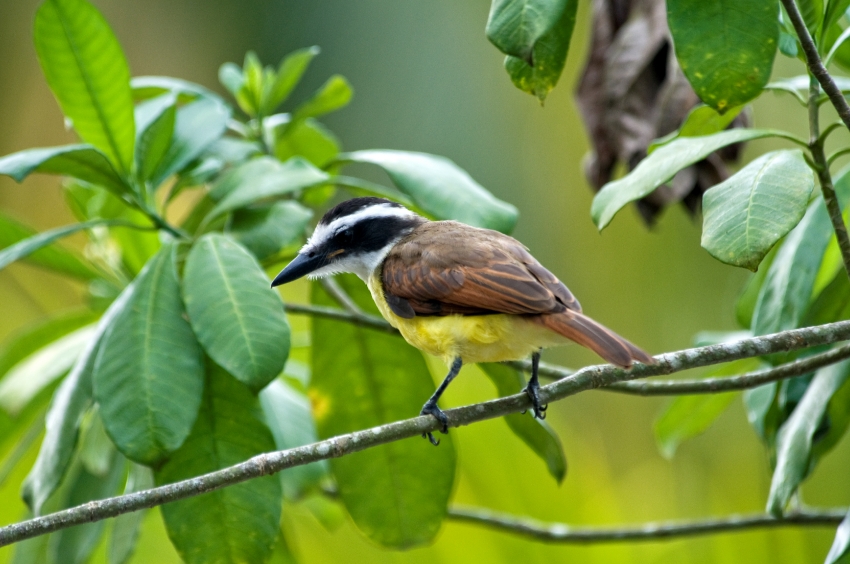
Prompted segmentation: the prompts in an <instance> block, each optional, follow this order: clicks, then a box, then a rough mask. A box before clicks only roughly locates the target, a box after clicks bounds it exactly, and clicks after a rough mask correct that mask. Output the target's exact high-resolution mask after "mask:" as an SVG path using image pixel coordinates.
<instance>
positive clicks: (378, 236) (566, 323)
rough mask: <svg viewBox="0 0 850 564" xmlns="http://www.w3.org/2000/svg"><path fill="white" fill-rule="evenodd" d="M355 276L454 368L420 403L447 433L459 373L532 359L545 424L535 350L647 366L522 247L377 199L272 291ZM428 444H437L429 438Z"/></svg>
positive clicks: (395, 320) (329, 231)
mask: <svg viewBox="0 0 850 564" xmlns="http://www.w3.org/2000/svg"><path fill="white" fill-rule="evenodd" d="M341 272H353V273H354V274H356V275H357V276H358V277H360V279H361V280H363V281H364V282H365V283H366V284H367V285H368V287H369V292H370V293H371V294H372V299H373V300H375V304H376V305H377V306H378V309H379V310H380V312H381V315H383V316H384V319H386V320H387V321H388V322H389V323H390V325H392V326H393V327H395V328H397V329H398V330H399V332H400V333H401V335H402V336H403V337H404V339H405V340H406V341H407V342H408V343H410V344H411V345H413V346H414V347H416V348H418V349H420V350H423V351H425V352H427V353H428V354H431V355H434V356H437V357H441V358H442V359H443V360H444V361H445V362H446V364H448V365H449V366H450V367H451V368H450V369H449V373H448V375H447V376H446V377H445V379H444V380H443V382H442V383H441V384H440V386H439V387H438V388H437V390H436V391H435V392H434V394H433V395H432V396H431V397H430V398H429V399H428V401H427V402H425V405H424V406H423V407H422V411H421V412H420V415H432V416H434V417H436V418H437V420H439V421H440V423H441V424H442V429H441V431H442V432H443V433H445V432H447V431H448V418H447V417H446V415H445V414H444V413H443V411H442V410H441V409H440V408H439V407H437V400H439V399H440V396H441V395H442V393H443V392H444V391H445V389H446V387H447V386H448V385H449V383H450V382H451V381H452V379H454V377H455V376H457V374H458V372H459V371H460V368H461V366H462V365H463V364H464V363H475V362H502V361H506V360H519V359H522V358H527V357H528V356H529V355H530V356H531V365H532V371H531V378H530V379H529V382H528V385H527V386H526V387H525V392H526V393H527V394H528V397H529V398H530V399H531V403H532V406H533V408H534V415H535V417H538V418H541V419H542V418H543V417H544V416H545V411H546V406H545V405H541V404H540V398H539V394H538V390H539V388H540V384H539V383H538V380H537V370H538V363H539V361H540V350H541V349H543V348H546V347H551V346H555V345H564V344H567V343H569V342H576V343H578V344H580V345H583V346H585V347H587V348H589V349H591V350H593V351H594V352H596V353H597V354H598V355H599V356H601V357H602V358H604V359H605V360H607V361H608V362H610V363H612V364H616V365H617V366H621V367H628V366H631V365H632V362H633V361H638V362H643V363H645V364H647V363H652V362H654V360H653V358H652V357H651V356H649V355H648V354H646V353H645V352H644V351H642V350H641V349H639V348H638V347H636V346H634V345H633V344H631V343H630V342H628V341H627V340H625V339H623V338H622V337H620V336H619V335H617V334H616V333H614V332H613V331H611V330H609V329H607V328H605V327H603V326H602V325H600V324H599V323H597V322H596V321H594V320H592V319H590V318H589V317H587V316H585V315H584V314H583V313H582V312H581V306H580V305H579V303H578V301H577V300H576V299H575V297H573V295H572V293H570V291H569V290H568V289H567V287H566V286H564V284H563V283H561V281H560V280H558V278H557V277H555V275H554V274H552V273H551V272H549V271H548V270H546V269H545V268H544V267H543V266H542V265H541V264H540V263H539V262H537V260H536V259H535V258H534V257H533V256H531V255H530V254H529V252H528V250H527V249H526V248H525V246H523V244H522V243H520V242H519V241H517V240H516V239H514V238H513V237H509V236H507V235H504V234H502V233H499V232H497V231H491V230H489V229H479V228H477V227H471V226H469V225H465V224H463V223H459V222H457V221H429V220H428V219H426V218H424V217H422V216H420V215H418V214H416V213H413V212H412V211H410V210H408V209H407V208H405V207H404V206H402V205H401V204H397V203H395V202H391V201H389V200H385V199H383V198H354V199H352V200H347V201H345V202H342V203H341V204H339V205H337V206H335V207H334V208H332V209H331V210H329V211H328V212H327V213H326V214H325V215H324V216H323V217H322V219H321V220H320V221H319V223H318V225H317V226H316V230H315V231H314V232H313V235H312V236H311V237H310V239H309V240H308V241H307V244H305V245H304V247H303V248H302V249H301V251H300V252H299V254H298V256H297V257H295V259H294V260H293V261H292V262H290V263H289V265H287V267H286V268H284V269H283V271H281V273H280V274H278V275H277V277H276V278H275V279H274V282H272V286H279V285H281V284H286V283H287V282H292V281H293V280H296V279H298V278H301V277H302V276H305V275H306V276H309V277H311V278H320V277H324V276H329V275H331V274H337V273H341ZM428 438H429V439H430V440H431V442H432V443H434V444H437V441H436V440H435V439H434V437H433V435H432V434H431V433H428Z"/></svg>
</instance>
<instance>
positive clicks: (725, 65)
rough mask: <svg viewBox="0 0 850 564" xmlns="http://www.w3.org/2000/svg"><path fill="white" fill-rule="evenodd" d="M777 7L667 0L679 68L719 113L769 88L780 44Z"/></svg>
mask: <svg viewBox="0 0 850 564" xmlns="http://www.w3.org/2000/svg"><path fill="white" fill-rule="evenodd" d="M777 15H778V3H777V2H775V1H773V2H765V1H764V0H716V1H713V2H704V1H703V0H668V1H667V21H668V23H669V25H670V32H671V33H672V35H673V43H674V44H675V46H676V58H677V59H678V60H679V66H681V67H682V70H683V71H684V72H685V76H687V77H688V81H689V82H690V83H691V86H693V88H694V90H695V91H696V93H697V95H698V96H699V97H700V99H701V100H702V101H703V102H705V103H706V104H708V105H709V106H711V107H713V108H715V109H717V110H718V111H721V112H722V111H725V110H728V109H729V108H731V107H734V106H740V105H741V104H744V103H746V102H749V101H750V100H752V99H753V98H755V97H756V96H758V95H759V94H761V91H762V87H764V85H765V84H767V81H768V79H769V78H770V72H771V69H772V68H773V58H774V57H775V56H776V46H777V42H778V41H779V22H778V18H777Z"/></svg>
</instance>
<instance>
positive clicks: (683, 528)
mask: <svg viewBox="0 0 850 564" xmlns="http://www.w3.org/2000/svg"><path fill="white" fill-rule="evenodd" d="M846 515H847V510H846V509H800V510H797V511H794V512H793V513H788V514H787V515H784V516H782V517H774V516H772V515H769V514H767V513H758V514H753V515H729V516H727V517H720V518H715V519H703V520H699V521H663V522H658V523H646V524H642V525H637V526H631V527H622V528H619V527H617V528H615V527H574V526H571V525H566V524H562V523H551V524H550V523H541V522H540V521H535V520H533V519H527V518H520V517H515V516H513V515H509V514H506V513H498V512H495V511H489V510H486V509H476V508H472V507H457V506H455V507H451V508H449V518H450V519H452V520H454V521H461V522H467V523H474V524H476V525H484V526H485V527H490V528H493V529H497V530H500V531H504V532H508V533H513V534H516V535H522V536H525V537H531V538H533V539H535V540H540V541H546V542H556V543H593V542H608V541H635V540H637V541H653V540H659V539H666V538H670V537H684V536H693V535H706V534H711V533H720V532H724V531H733V532H736V531H745V530H747V529H755V528H763V527H770V528H775V527H788V526H792V525H794V526H800V525H808V526H818V525H831V526H835V525H837V524H838V523H840V522H841V521H842V519H844V517H845V516H846Z"/></svg>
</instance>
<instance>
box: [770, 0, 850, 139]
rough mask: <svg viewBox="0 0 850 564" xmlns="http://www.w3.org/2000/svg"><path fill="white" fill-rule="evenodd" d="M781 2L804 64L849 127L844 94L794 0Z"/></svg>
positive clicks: (849, 107)
mask: <svg viewBox="0 0 850 564" xmlns="http://www.w3.org/2000/svg"><path fill="white" fill-rule="evenodd" d="M781 2H782V5H783V6H785V11H787V12H788V17H789V18H790V19H791V24H792V25H793V26H794V31H796V32H797V37H798V38H799V39H800V45H802V47H803V52H804V53H805V54H806V64H807V65H808V67H809V70H810V71H811V73H812V76H814V77H815V78H816V79H817V81H818V82H819V83H820V85H821V87H823V91H824V92H826V95H827V96H829V100H830V102H832V105H833V106H835V109H836V110H837V111H838V116H839V117H840V118H841V121H843V122H844V125H846V126H847V128H848V129H850V105H847V100H845V99H844V95H843V94H842V93H841V90H840V89H839V88H838V85H836V84H835V81H834V80H832V77H831V76H830V75H829V72H827V70H826V67H825V66H823V62H822V61H821V59H820V55H819V54H818V48H817V46H816V45H815V42H814V40H813V39H812V36H811V35H810V34H809V30H808V28H806V23H805V22H804V21H803V16H802V15H800V10H798V9H797V4H796V3H795V2H794V0H781Z"/></svg>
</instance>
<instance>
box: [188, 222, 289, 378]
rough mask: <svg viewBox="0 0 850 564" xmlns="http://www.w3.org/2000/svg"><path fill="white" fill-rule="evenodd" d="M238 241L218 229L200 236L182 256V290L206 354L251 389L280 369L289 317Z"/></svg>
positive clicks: (274, 374)
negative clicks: (184, 259) (184, 262)
mask: <svg viewBox="0 0 850 564" xmlns="http://www.w3.org/2000/svg"><path fill="white" fill-rule="evenodd" d="M269 284H270V282H269V279H268V277H267V276H266V275H265V273H264V272H263V269H262V268H260V265H259V264H257V261H256V259H255V258H254V257H252V256H251V254H250V253H249V252H248V251H247V250H246V249H245V248H244V247H243V246H241V245H240V244H239V243H237V242H236V241H234V240H233V239H231V238H230V237H227V236H225V235H221V234H218V233H210V234H208V235H204V236H203V237H202V238H201V239H199V240H198V241H197V242H196V243H195V245H194V246H193V247H192V250H191V251H190V252H189V256H188V258H187V259H186V267H185V270H184V272H183V296H184V299H185V300H186V310H187V312H188V313H189V320H190V322H191V323H192V329H194V330H195V334H196V335H197V336H198V340H199V341H200V343H201V345H202V346H203V347H204V350H206V351H207V354H208V355H209V356H210V358H212V359H213V360H214V361H216V363H218V364H220V365H221V366H222V367H223V368H225V369H226V370H227V371H228V372H230V373H231V374H233V375H234V376H235V377H236V378H237V379H238V380H240V381H241V382H243V383H244V384H247V385H248V386H250V387H251V389H253V390H254V391H258V390H260V389H262V388H263V387H265V386H266V384H268V383H269V382H271V381H272V379H274V377H275V376H277V375H278V374H280V373H281V371H282V370H283V365H284V364H285V363H286V358H287V356H288V355H289V323H287V321H286V316H285V315H284V313H283V302H282V301H281V299H280V295H279V294H278V293H277V292H276V291H274V290H272V289H271V287H270V286H269Z"/></svg>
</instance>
